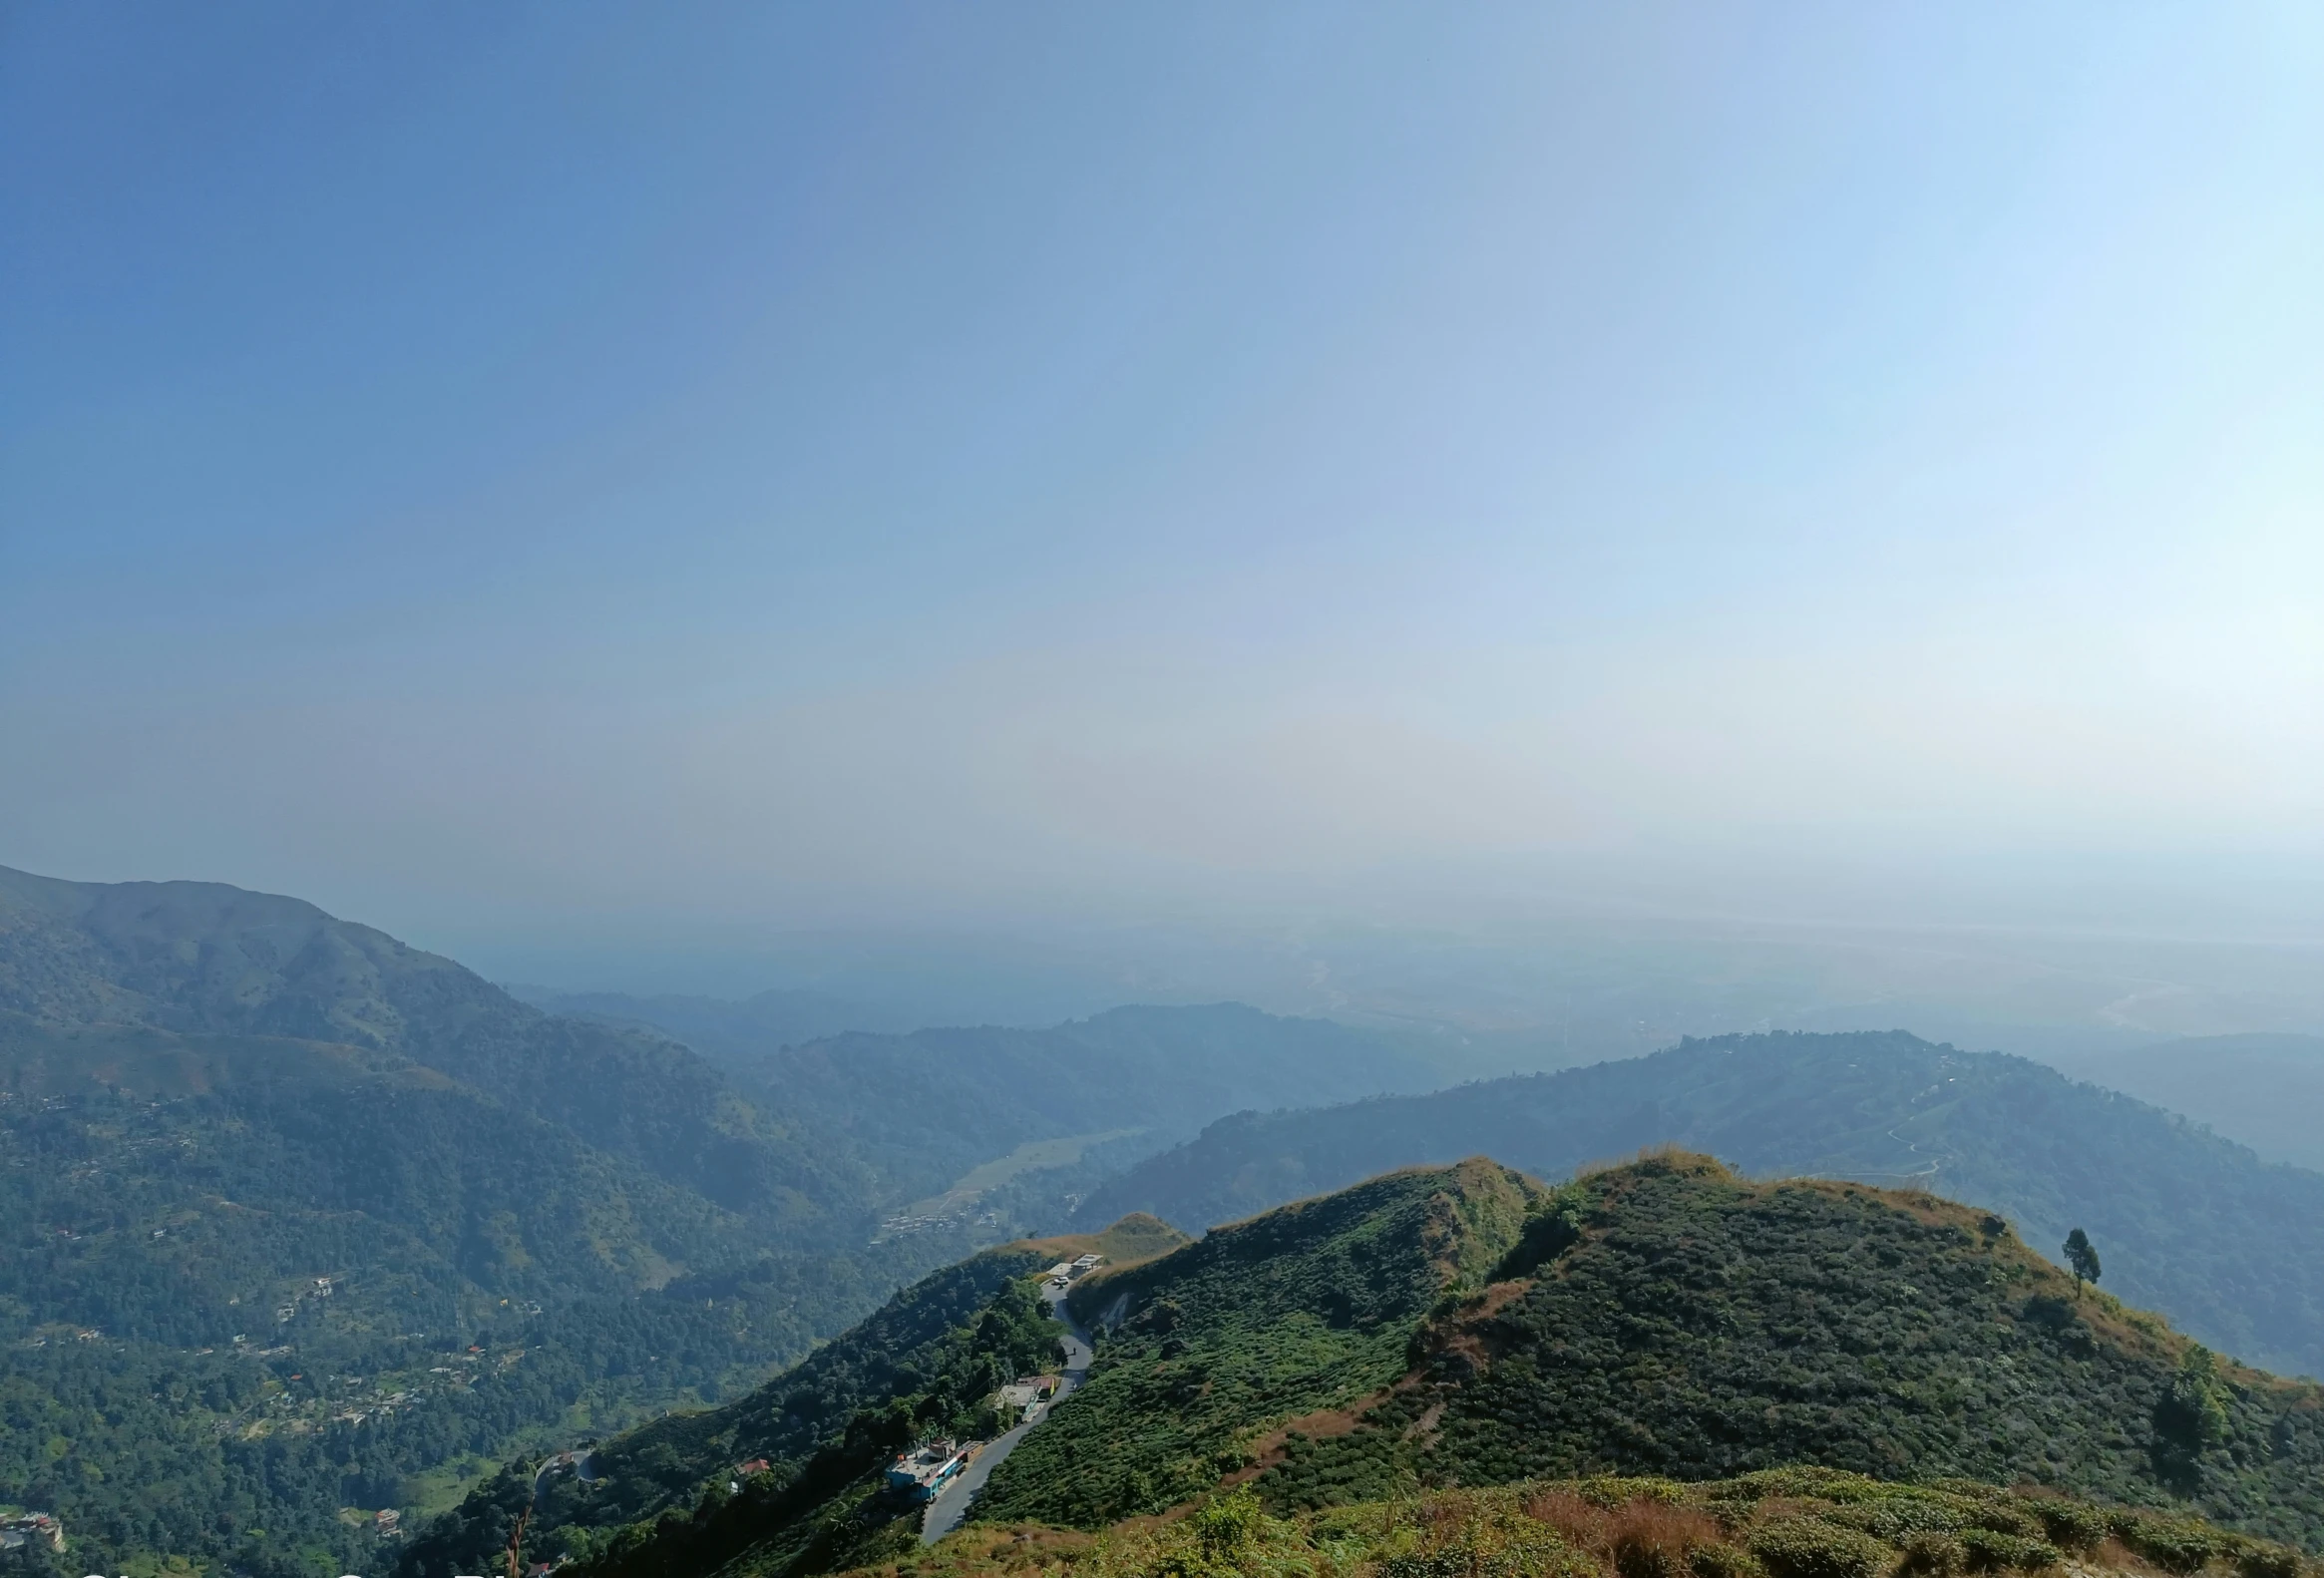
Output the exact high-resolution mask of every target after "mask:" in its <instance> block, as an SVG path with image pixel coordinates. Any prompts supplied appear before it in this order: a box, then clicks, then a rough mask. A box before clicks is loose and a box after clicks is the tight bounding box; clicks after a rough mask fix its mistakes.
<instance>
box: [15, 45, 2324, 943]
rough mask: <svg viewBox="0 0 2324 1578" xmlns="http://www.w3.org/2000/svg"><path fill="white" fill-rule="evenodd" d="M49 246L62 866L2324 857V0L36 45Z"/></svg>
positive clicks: (1870, 869) (685, 879)
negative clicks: (2315, 1)
mask: <svg viewBox="0 0 2324 1578" xmlns="http://www.w3.org/2000/svg"><path fill="white" fill-rule="evenodd" d="M0 226H4V231H0V270H4V273H0V317H4V321H0V332H4V335H5V342H4V344H0V864H9V865H17V866H23V867H29V868H32V869H36V870H40V871H45V872H49V873H53V874H56V875H61V876H72V877H83V878H103V879H117V878H128V877H149V876H151V877H159V876H198V877H210V878H218V879H223V880H228V881H234V882H238V883H242V884H244V885H246V886H254V887H264V888H271V889H276V890H282V891H290V892H295V893H299V894H302V895H305V896H308V897H311V898H314V899H316V900H318V901H319V902H322V903H324V904H326V905H328V906H329V907H331V908H334V909H336V910H338V911H340V912H341V913H347V914H354V915H358V916H361V917H363V918H366V919H374V920H377V921H379V922H381V923H383V924H389V925H392V926H396V927H398V928H400V929H403V930H406V931H408V932H411V933H414V934H416V935H418V936H420V937H421V938H422V939H428V938H431V937H445V936H451V935H454V934H455V933H461V935H474V934H475V933H476V932H477V930H478V929H480V928H481V929H485V930H490V929H491V928H493V927H505V928H510V929H515V930H519V931H521V930H523V929H524V928H526V927H539V926H542V925H546V924H549V923H550V921H551V920H554V919H557V918H565V919H570V918H572V917H574V916H595V917H600V918H603V917H612V918H615V919H616V922H617V924H618V925H620V926H629V927H633V928H637V929H640V930H641V931H642V930H644V929H650V928H652V927H656V926H662V925H673V926H674V925H690V924H694V923H697V922H705V921H712V920H718V919H721V918H737V917H746V918H760V919H767V920H772V921H779V922H782V923H784V924H805V925H821V924H840V923H844V924H851V925H852V924H874V923H890V922H895V921H899V920H926V919H929V918H932V917H936V918H950V919H951V920H952V921H954V922H957V921H959V920H960V918H963V917H973V916H975V915H978V914H980V913H987V912H988V913H993V914H1000V913H1010V914H1050V915H1064V914H1111V915H1117V916H1137V915H1141V914H1144V913H1148V912H1159V911H1161V910H1165V909H1170V908H1172V907H1177V908H1178V909H1181V910H1183V909H1184V908H1186V907H1188V906H1194V907H1197V908H1199V907H1201V906H1203V905H1206V904H1214V905H1221V906H1226V905H1232V904H1233V903H1236V902H1239V900H1240V899H1241V897H1243V896H1248V895H1256V894H1261V893H1278V894H1284V893H1305V894H1310V895H1317V894H1325V895H1341V896H1343V897H1344V898H1346V899H1347V902H1349V903H1352V904H1354V903H1357V902H1359V897H1355V896H1360V902H1365V903H1370V902H1379V896H1380V895H1382V894H1385V893H1388V892H1390V891H1391V890H1393V891H1404V890H1405V889H1419V888H1427V887H1429V885H1431V884H1436V885H1439V886H1443V885H1447V884H1449V885H1454V886H1457V884H1458V883H1459V882H1461V881H1463V880H1467V879H1466V878H1465V877H1463V875H1462V874H1469V875H1470V876H1475V875H1476V874H1480V873H1481V874H1489V876H1490V880H1492V881H1495V882H1498V883H1501V884H1503V885H1512V884H1513V885H1516V886H1518V887H1522V886H1523V884H1524V883H1526V882H1528V881H1533V880H1535V878H1534V877H1532V876H1528V875H1527V874H1529V873H1532V874H1538V880H1539V881H1540V882H1542V883H1544V884H1549V885H1552V886H1554V885H1555V884H1556V882H1558V881H1560V880H1562V879H1561V878H1560V877H1559V876H1558V874H1559V873H1561V872H1571V871H1576V870H1582V869H1587V870H1589V871H1591V872H1593V873H1595V874H1596V876H1595V877H1594V879H1593V880H1596V881H1600V882H1603V883H1610V884H1612V885H1614V886H1616V887H1619V886H1620V885H1621V884H1622V883H1623V882H1624V881H1625V880H1627V877H1626V874H1651V876H1652V882H1651V884H1647V886H1650V887H1652V888H1653V891H1654V892H1656V893H1659V894H1663V895H1665V896H1677V899H1676V900H1674V902H1677V901H1678V900H1683V899H1684V897H1685V895H1686V894H1687V892H1688V891H1689V887H1688V885H1689V882H1690V880H1691V877H1690V874H1691V873H1716V874H1719V875H1718V881H1717V882H1716V883H1713V882H1712V881H1711V879H1710V878H1709V877H1706V878H1705V879H1704V881H1705V886H1704V888H1703V893H1704V895H1705V896H1706V897H1705V901H1704V902H1706V903H1711V902H1714V901H1715V902H1716V903H1717V904H1718V905H1720V906H1722V907H1725V908H1728V909H1731V910H1733V909H1740V910H1749V909H1751V908H1753V907H1754V905H1755V904H1756V903H1757V902H1758V901H1759V899H1760V898H1764V899H1765V901H1766V903H1767V904H1768V905H1770V906H1776V905H1778V903H1779V901H1785V900H1786V898H1787V896H1786V895H1785V894H1783V893H1781V892H1778V891H1777V890H1778V889H1780V888H1782V887H1783V886H1784V885H1785V884H1796V883H1804V882H1807V881H1809V879H1810V878H1811V877H1812V878H1813V879H1815V880H1818V881H1825V880H1828V881H1830V882H1832V883H1836V884H1841V885H1845V884H1847V883H1854V884H1856V885H1857V887H1859V888H1863V887H1867V886H1872V887H1876V886H1878V884H1879V883H1880V882H1881V881H1884V880H1885V878H1884V876H1883V875H1882V874H1884V873H1890V872H1895V871H1903V870H1912V871H1917V872H1921V873H1922V874H1924V876H1928V877H1929V880H1930V881H1932V882H1934V881H1936V880H1938V878H1940V877H1947V876H1948V874H1949V878H1948V880H1957V881H1965V880H1967V879H1965V878H1962V877H1961V875H1960V874H1962V873H1964V872H1985V873H1989V874H1995V875H1996V876H1997V878H1999V877H2011V876H2013V875H2014V878H2015V880H2016V881H2017V883H2018V885H2019V888H2023V887H2025V886H2026V885H2027V884H2028V882H2029V881H2031V879H2029V878H2028V877H2027V875H2026V874H2027V873H2029V872H2034V873H2039V872H2042V871H2047V870H2050V869H2053V868H2054V867H2055V868H2057V869H2068V868H2072V869H2075V870H2080V871H2083V872H2085V873H2088V872H2092V871H2099V872H2110V873H2114V874H2116V875H2117V876H2120V875H2121V874H2122V873H2126V872H2137V873H2146V874H2148V875H2152V874H2156V873H2159V874H2160V875H2158V876H2153V880H2154V881H2156V882H2163V883H2165V884H2167V882H2168V881H2173V880H2177V878H2176V877H2173V876H2172V875H2171V874H2174V873H2175V874H2177V876H2178V877H2185V878H2187V880H2189V881H2190V882H2197V883H2199V882H2202V881H2209V882H2211V883H2212V884H2213V886H2217V885H2219V884H2221V883H2226V884H2229V885H2232V884H2233V883H2235V882H2239V881H2242V880H2244V879H2246V878H2248V879H2250V880H2253V881H2256V882H2260V883H2262V884H2267V883H2273V884H2277V885H2278V886H2284V885H2289V887H2288V888H2287V890H2286V891H2297V892H2299V893H2304V894H2308V895H2310V896H2313V895H2314V894H2315V893H2317V892H2318V891H2319V888H2318V883H2317V879H2318V877H2319V875H2320V874H2324V9H2319V8H2317V7H2315V6H2313V5H2310V4H2304V3H2293V4H2285V5H2281V6H2266V5H2243V6H2235V5H2228V6H2193V5H2179V6H2160V5H2136V4H2132V5H2097V4H2086V5H2056V6H2034V7H2022V6H2002V5H1998V4H1996V5H1938V4H1930V5H1924V6H1913V5H1883V6H1863V5H1831V6H1826V7H1817V6H1812V5H1790V4H1786V5H1757V6H1713V5H1695V6H1684V7H1655V6H1645V5H1641V6H1631V5H1623V6H1602V5H1578V4H1577V5H1522V6H1519V5H1476V6H1454V7H1446V6H1433V5H1404V6H1396V7H1376V6H1375V7H1360V8H1359V7H1351V6H1346V5H1338V4H1334V5H1297V4H1269V5H1265V6H1250V5H1242V4H1221V5H1177V6H1168V7H1144V8H1132V7H1123V6H1103V7H1083V6H1065V5H1039V6H1035V5H1017V6H1005V5H990V6H948V5H935V4H920V5H908V4H893V5H881V6H863V5H849V6H812V7H810V6H797V7H790V8H774V7H767V6H734V7H729V8H717V7H712V6H693V7H683V8H676V9H672V8H663V7H645V6H633V7H624V8H610V7H593V6H582V5H556V6H547V5H544V6H537V7H523V6H491V7H479V6H452V5H444V6H436V7H428V6H418V5H414V6H396V7H315V6H308V5H287V4H286V5H281V6H274V7H266V6H239V7H236V6H202V7H187V6H166V5H153V6H147V7H139V6H134V5H123V6H101V7H100V6H10V7H8V8H7V9H6V10H5V12H0ZM1739 874H1740V875H1739ZM1753 874H1756V875H1753ZM1770 874H1782V875H1781V876H1780V877H1773V876H1770ZM1479 880H1483V879H1479ZM2125 880H2129V879H2127V878H2126V879H2125ZM2138 880H2140V881H2144V880H2146V878H2145V877H2143V876H2142V877H2140V878H2139V879H2138ZM1640 881H1641V882H1642V883H1646V878H1645V877H1644V876H1641V878H1640ZM1755 883H1756V884H1764V885H1765V890H1764V892H1763V893H1755V892H1754V884H1755ZM1714 887H1716V888H1717V889H1718V892H1717V893H1716V895H1715V896H1714V895H1712V893H1711V890H1712V888H1714ZM1642 891H1643V889H1642ZM1996 891H1997V892H1998V891H2001V890H1999V889H1997V890H1996ZM2011 891H2016V890H2011ZM1997 902H1998V901H1997ZM2303 902H2304V901H2303ZM2279 922H2280V923H2281V924H2283V925H2285V926H2290V927H2292V928H2293V929H2294V930H2303V931H2304V932H2305V933H2306V934H2308V935H2315V934H2319V933H2324V910H2319V909H2317V908H2313V907H2311V908H2308V909H2305V910H2302V909H2301V908H2300V907H2299V905H2297V904H2295V905H2293V906H2292V908H2291V909H2290V910H2284V911H2281V912H2280V913H2278V914H2277V915H2276V916H2275V920H2274V921H2273V922H2271V923H2270V924H2276V923H2279ZM463 928H465V929H467V931H466V932H465V933H462V932H461V929H463Z"/></svg>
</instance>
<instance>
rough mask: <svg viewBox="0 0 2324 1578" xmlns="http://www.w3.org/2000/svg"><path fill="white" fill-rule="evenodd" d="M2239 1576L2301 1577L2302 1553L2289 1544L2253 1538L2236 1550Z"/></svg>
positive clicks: (2252, 1577) (2265, 1577)
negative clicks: (2272, 1542)
mask: <svg viewBox="0 0 2324 1578" xmlns="http://www.w3.org/2000/svg"><path fill="white" fill-rule="evenodd" d="M2235 1571H2236V1573H2237V1574H2238V1578H2299V1575H2300V1553H2299V1552H2298V1551H2296V1550H2293V1549H2292V1548H2291V1547H2290V1546H2288V1545H2274V1544H2270V1543H2269V1542H2267V1541H2265V1540H2253V1541H2251V1542H2250V1543H2249V1544H2247V1545H2244V1546H2243V1547H2241V1548H2240V1549H2238V1550H2237V1551H2236V1552H2235Z"/></svg>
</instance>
